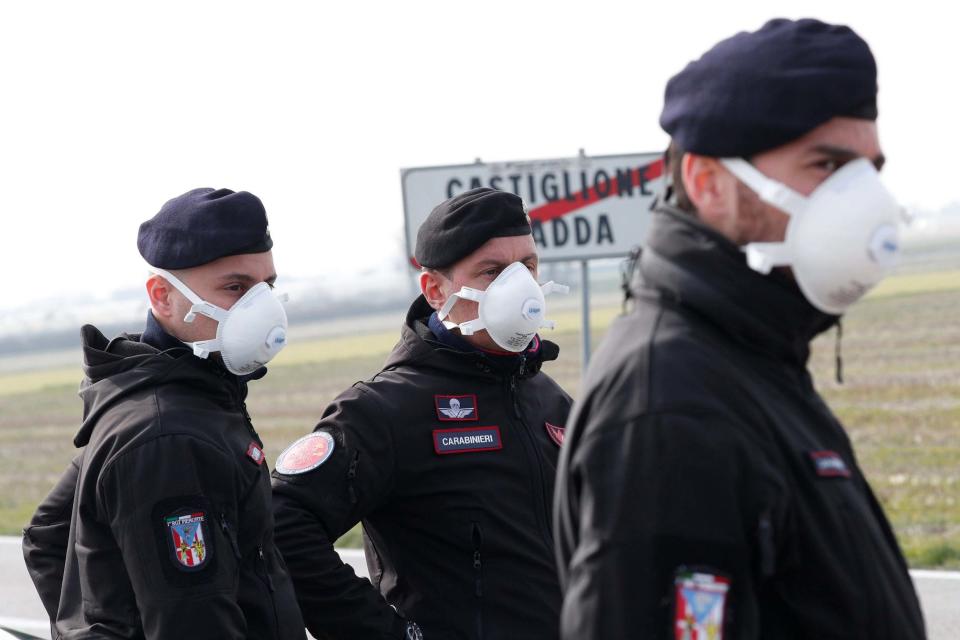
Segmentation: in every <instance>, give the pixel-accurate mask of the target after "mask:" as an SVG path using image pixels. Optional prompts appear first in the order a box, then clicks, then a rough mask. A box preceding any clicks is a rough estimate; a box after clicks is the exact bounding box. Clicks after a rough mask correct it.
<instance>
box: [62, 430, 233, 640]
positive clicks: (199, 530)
mask: <svg viewBox="0 0 960 640" xmlns="http://www.w3.org/2000/svg"><path fill="white" fill-rule="evenodd" d="M245 483H246V484H249V481H248V480H245V479H244V477H243V476H242V474H241V472H240V470H239V468H238V457H236V456H232V455H230V454H229V453H228V452H226V451H224V450H223V449H222V448H221V447H219V446H218V445H215V444H213V443H211V442H209V441H206V440H203V439H200V438H198V437H196V436H193V435H188V434H169V435H162V436H160V437H156V438H154V439H152V440H149V441H147V442H145V443H143V444H140V445H139V446H137V447H135V448H133V449H130V450H128V451H126V452H124V453H123V454H122V455H121V456H120V457H118V458H116V459H114V460H112V461H111V462H110V463H109V464H107V465H105V467H104V468H103V470H102V471H101V476H100V480H99V484H98V488H97V509H98V514H97V520H98V521H99V522H103V523H107V524H108V526H109V530H110V534H111V537H112V539H113V540H114V541H115V544H116V549H113V550H111V549H98V551H97V553H98V554H101V553H118V554H119V555H120V556H121V558H122V561H123V564H124V567H125V569H126V574H127V576H128V578H129V581H130V587H132V590H133V593H134V595H135V598H136V606H137V609H138V610H139V614H140V619H141V621H142V624H143V630H144V635H145V637H146V638H149V639H151V640H154V639H155V640H169V639H170V638H200V637H203V638H214V637H216V638H246V636H247V633H246V631H247V629H246V622H245V620H244V616H243V613H242V611H241V609H240V607H239V605H238V603H237V588H238V580H239V568H240V557H239V556H240V553H239V548H238V546H237V540H236V536H237V535H238V534H237V531H236V529H235V523H236V522H237V519H236V516H237V513H238V509H239V498H240V496H243V495H245V492H246V491H247V490H249V489H250V487H245V486H244V484H245ZM94 555H96V554H89V553H82V552H81V553H78V554H77V556H78V562H79V574H80V575H81V576H83V578H82V579H84V580H96V579H97V576H96V575H95V574H96V566H95V558H94V557H93V556H94ZM85 565H88V566H85ZM96 588H97V589H98V590H99V591H101V592H103V590H104V589H107V588H109V587H106V586H104V585H97V587H96ZM85 614H86V616H87V618H88V621H89V622H90V623H93V624H95V623H97V622H101V620H98V619H97V618H104V620H102V622H104V624H105V625H109V619H110V616H111V613H110V612H109V611H106V610H102V611H101V610H99V609H93V608H88V609H87V610H86V611H85Z"/></svg>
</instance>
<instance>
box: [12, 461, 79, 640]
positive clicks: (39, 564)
mask: <svg viewBox="0 0 960 640" xmlns="http://www.w3.org/2000/svg"><path fill="white" fill-rule="evenodd" d="M82 457H83V454H82V453H81V454H79V455H78V456H76V457H75V458H74V459H73V461H72V462H71V463H70V466H68V467H67V469H66V471H64V473H63V475H62V476H60V479H59V480H58V481H57V484H56V485H55V486H54V487H53V489H52V490H51V491H50V493H49V495H47V497H46V498H44V500H43V502H41V503H40V506H38V507H37V511H36V512H35V513H34V514H33V518H31V520H30V524H29V525H28V526H27V528H26V529H24V530H23V559H24V561H25V562H26V564H27V572H28V573H29V574H30V579H31V580H33V584H34V586H35V587H36V589H37V593H39V594H40V600H41V601H42V602H43V607H44V609H46V610H47V616H49V618H50V620H51V624H52V623H53V621H55V620H56V619H57V609H58V607H59V606H60V590H61V587H62V585H63V567H64V564H65V562H66V557H67V540H68V538H69V536H70V518H71V514H72V513H73V497H74V491H75V489H76V486H77V477H78V475H79V473H80V461H81V459H82Z"/></svg>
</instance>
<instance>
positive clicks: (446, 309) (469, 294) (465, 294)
mask: <svg viewBox="0 0 960 640" xmlns="http://www.w3.org/2000/svg"><path fill="white" fill-rule="evenodd" d="M483 294H484V292H483V291H480V290H479V289H472V288H470V287H463V288H461V289H460V291H457V292H456V293H452V294H450V297H449V298H447V301H446V302H444V303H443V306H442V307H440V311H438V312H437V318H439V319H440V320H443V319H444V318H446V317H447V316H448V315H450V311H451V310H452V309H453V305H455V304H457V300H458V299H462V300H473V301H474V302H480V300H481V299H482V298H483ZM444 324H446V323H444ZM454 326H456V325H454Z"/></svg>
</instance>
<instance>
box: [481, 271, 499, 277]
mask: <svg viewBox="0 0 960 640" xmlns="http://www.w3.org/2000/svg"><path fill="white" fill-rule="evenodd" d="M498 273H500V270H499V269H487V270H486V271H484V272H483V274H482V275H485V276H490V277H492V278H495V277H497V274H498Z"/></svg>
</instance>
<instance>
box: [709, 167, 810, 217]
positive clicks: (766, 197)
mask: <svg viewBox="0 0 960 640" xmlns="http://www.w3.org/2000/svg"><path fill="white" fill-rule="evenodd" d="M720 162H721V163H723V166H725V167H726V168H727V170H728V171H729V172H730V173H732V174H733V175H734V176H736V177H737V178H738V179H739V180H740V182H742V183H743V184H745V185H747V186H748V187H750V189H751V190H752V191H753V192H754V193H756V194H757V196H759V197H760V199H761V200H763V201H764V202H766V203H768V204H772V205H773V206H775V207H777V208H778V209H782V210H783V211H784V212H786V213H788V214H790V215H795V214H796V213H797V212H798V211H802V210H803V207H804V204H805V202H806V198H804V197H803V196H801V195H800V194H799V193H797V192H796V191H794V190H793V189H791V188H790V187H788V186H786V185H785V184H781V183H779V182H777V181H776V180H771V179H770V178H768V177H767V176H765V175H764V174H763V173H762V172H761V171H760V170H759V169H757V168H756V167H755V166H753V165H752V164H750V163H749V162H747V161H746V160H744V159H743V158H721V159H720Z"/></svg>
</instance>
